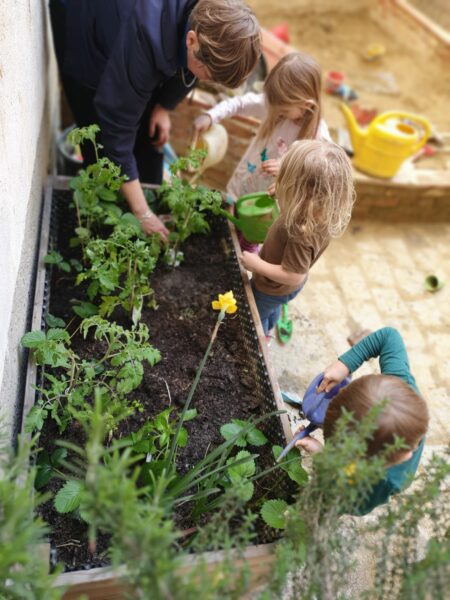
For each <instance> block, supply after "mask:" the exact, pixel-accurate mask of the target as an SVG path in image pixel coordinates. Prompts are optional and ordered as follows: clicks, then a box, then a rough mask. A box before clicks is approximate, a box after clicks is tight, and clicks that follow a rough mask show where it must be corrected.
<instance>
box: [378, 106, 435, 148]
mask: <svg viewBox="0 0 450 600" xmlns="http://www.w3.org/2000/svg"><path fill="white" fill-rule="evenodd" d="M388 119H403V120H406V119H407V120H408V121H411V122H412V123H416V124H418V125H420V126H421V127H423V129H424V132H423V135H422V137H421V138H420V139H419V140H418V141H417V142H416V144H415V145H414V146H413V150H412V152H413V153H415V152H417V151H418V150H420V148H421V147H422V146H423V145H424V144H425V142H426V141H427V139H428V138H429V137H430V135H431V124H430V122H429V120H428V119H426V118H425V117H421V116H420V115H415V114H413V113H408V112H402V111H395V110H391V111H388V112H385V113H383V114H382V115H379V116H378V117H376V118H375V119H374V120H373V121H372V125H378V124H381V123H384V122H385V121H387V120H388Z"/></svg>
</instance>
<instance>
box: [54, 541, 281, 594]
mask: <svg viewBox="0 0 450 600" xmlns="http://www.w3.org/2000/svg"><path fill="white" fill-rule="evenodd" d="M275 547H276V545H275V544H260V545H257V546H250V547H249V548H247V549H246V550H245V551H244V553H243V556H240V555H239V553H237V552H232V553H231V556H232V557H235V561H234V564H235V565H236V566H237V567H240V566H243V565H246V566H247V567H248V569H249V572H250V582H249V590H248V594H249V595H248V596H245V597H243V599H242V600H244V598H246V597H250V594H251V593H252V592H254V590H255V589H257V588H259V587H260V586H261V585H263V584H264V582H265V580H266V579H267V574H268V572H269V570H270V567H271V565H272V563H273V562H274V560H275V554H274V550H275ZM224 558H225V552H223V551H218V552H204V553H203V554H200V555H192V556H188V557H186V558H185V559H184V560H183V565H182V566H181V567H180V569H179V571H178V573H179V574H180V575H181V576H182V575H184V574H186V575H187V574H189V573H191V572H192V570H193V569H194V568H195V567H196V566H197V565H198V564H199V563H200V562H203V563H204V564H205V565H206V569H207V571H208V572H212V571H213V570H214V569H215V568H217V567H218V566H219V565H220V563H221V562H223V560H224ZM124 576H126V569H125V567H123V568H120V569H117V570H114V569H112V568H110V567H102V568H98V569H91V570H89V571H75V572H72V573H63V574H62V575H59V576H58V577H57V578H56V580H55V583H54V587H63V588H66V591H65V593H64V595H63V600H78V598H79V596H80V595H81V594H85V595H86V596H87V598H88V599H89V600H119V599H123V598H124V595H125V594H126V592H127V586H126V585H125V584H124V583H123V581H122V579H121V578H123V577H124ZM128 591H129V590H128Z"/></svg>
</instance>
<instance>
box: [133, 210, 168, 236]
mask: <svg viewBox="0 0 450 600" xmlns="http://www.w3.org/2000/svg"><path fill="white" fill-rule="evenodd" d="M136 216H137V215H136ZM137 218H138V219H139V223H140V224H141V228H142V231H143V232H144V233H146V234H147V235H151V234H152V233H158V234H159V235H160V236H161V239H162V240H163V242H164V243H166V242H167V236H168V235H169V230H168V229H167V228H166V226H165V225H164V223H163V222H162V221H161V219H159V218H158V217H157V216H156V215H155V214H154V213H152V212H151V211H150V210H148V211H147V212H146V213H145V214H144V215H142V216H141V217H139V216H137Z"/></svg>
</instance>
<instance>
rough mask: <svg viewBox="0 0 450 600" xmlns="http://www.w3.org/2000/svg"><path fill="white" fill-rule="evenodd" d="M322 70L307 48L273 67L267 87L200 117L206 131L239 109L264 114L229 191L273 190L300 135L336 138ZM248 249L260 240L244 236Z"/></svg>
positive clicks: (198, 125)
mask: <svg viewBox="0 0 450 600" xmlns="http://www.w3.org/2000/svg"><path fill="white" fill-rule="evenodd" d="M320 93H321V75H320V67H319V65H318V63H317V62H316V61H315V60H314V58H312V57H311V56H309V55H308V54H304V53H302V52H292V53H290V54H288V55H286V56H285V57H283V58H282V59H281V60H280V61H279V62H278V63H277V64H276V65H275V67H274V68H273V69H272V71H271V72H270V73H269V75H268V77H267V79H266V81H265V83H264V89H263V93H261V94H256V93H252V92H250V93H248V94H245V95H243V96H237V97H235V98H230V99H228V100H224V101H223V102H220V103H219V104H218V105H217V106H215V107H214V108H212V109H210V110H209V111H207V112H206V113H205V114H203V115H200V116H199V117H197V119H196V120H195V121H194V129H195V131H196V132H197V134H198V133H202V132H203V131H206V130H207V129H209V127H210V126H211V125H212V124H213V123H217V122H219V121H221V120H222V119H225V118H228V117H231V116H233V115H246V116H252V117H256V118H259V119H261V120H262V123H261V127H260V129H259V131H258V133H257V135H256V137H255V138H254V139H253V141H252V142H251V143H250V145H249V147H248V149H247V151H246V152H245V154H244V156H243V157H242V159H241V161H240V162H239V164H238V166H237V167H236V169H235V171H234V173H233V175H232V176H231V179H230V180H229V182H228V184H227V192H228V197H229V199H230V200H231V201H232V202H235V201H236V200H237V199H238V198H239V197H240V196H243V195H245V194H250V193H253V192H262V191H266V190H268V189H269V188H270V187H271V185H272V184H273V181H274V178H275V177H276V176H277V174H278V172H279V169H280V162H281V159H282V157H283V155H284V154H285V153H286V152H287V150H288V149H289V147H290V146H291V144H292V143H293V142H295V141H296V140H302V139H320V138H324V139H330V136H329V133H328V128H327V126H326V124H325V122H324V121H323V120H322V118H321V102H320ZM240 241H241V247H242V249H243V250H248V251H253V252H254V251H256V250H257V248H258V246H256V245H255V244H250V243H249V242H247V241H246V240H245V239H244V238H243V237H242V236H241V237H240Z"/></svg>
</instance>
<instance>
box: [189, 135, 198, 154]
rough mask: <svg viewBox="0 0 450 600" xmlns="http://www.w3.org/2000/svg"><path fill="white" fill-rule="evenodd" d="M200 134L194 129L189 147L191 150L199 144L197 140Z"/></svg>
mask: <svg viewBox="0 0 450 600" xmlns="http://www.w3.org/2000/svg"><path fill="white" fill-rule="evenodd" d="M198 136H199V133H198V131H194V134H193V136H192V141H191V145H190V146H189V148H190V149H191V150H195V146H196V145H197V142H198Z"/></svg>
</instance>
